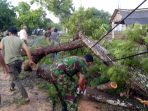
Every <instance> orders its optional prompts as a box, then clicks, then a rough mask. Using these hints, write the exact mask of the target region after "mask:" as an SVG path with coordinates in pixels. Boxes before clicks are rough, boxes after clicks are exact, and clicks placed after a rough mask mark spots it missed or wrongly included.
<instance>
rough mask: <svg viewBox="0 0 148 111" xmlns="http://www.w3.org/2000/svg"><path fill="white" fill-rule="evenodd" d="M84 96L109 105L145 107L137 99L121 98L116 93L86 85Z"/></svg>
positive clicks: (132, 107) (134, 107)
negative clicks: (110, 93)
mask: <svg viewBox="0 0 148 111" xmlns="http://www.w3.org/2000/svg"><path fill="white" fill-rule="evenodd" d="M85 96H86V97H89V98H90V99H94V100H96V101H98V102H103V103H108V104H111V105H116V106H121V107H126V108H131V109H136V110H140V109H143V110H144V109H146V107H144V106H143V105H142V104H141V103H140V102H139V101H137V100H135V99H134V100H133V99H128V98H121V97H119V96H118V95H115V96H113V95H108V94H107V93H105V92H102V91H99V90H97V89H94V88H90V87H87V89H86V95H85Z"/></svg>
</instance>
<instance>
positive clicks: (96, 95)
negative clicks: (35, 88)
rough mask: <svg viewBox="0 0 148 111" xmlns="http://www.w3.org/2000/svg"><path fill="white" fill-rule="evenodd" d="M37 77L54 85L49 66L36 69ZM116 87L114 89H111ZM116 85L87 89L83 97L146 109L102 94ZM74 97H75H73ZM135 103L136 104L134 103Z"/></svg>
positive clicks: (138, 103)
mask: <svg viewBox="0 0 148 111" xmlns="http://www.w3.org/2000/svg"><path fill="white" fill-rule="evenodd" d="M36 70H37V75H38V76H40V77H41V78H43V79H44V80H46V81H48V82H49V83H51V84H53V83H54V82H53V80H52V77H51V75H50V73H51V72H50V69H49V66H47V65H41V66H38V67H37V68H36ZM111 86H114V87H111ZM116 87H117V86H116V84H115V83H111V84H110V83H107V84H103V85H100V86H96V87H95V88H91V87H87V88H86V94H85V95H83V96H86V97H89V98H91V99H94V100H96V101H99V102H103V103H108V104H111V105H116V106H121V107H126V108H130V109H136V110H138V109H143V110H144V109H145V107H144V106H143V105H142V104H141V103H140V102H139V101H137V100H133V99H128V98H121V97H119V96H117V95H116V96H112V95H108V94H107V93H105V92H102V91H103V90H107V89H114V88H116ZM72 96H73V95H72ZM133 101H134V102H133Z"/></svg>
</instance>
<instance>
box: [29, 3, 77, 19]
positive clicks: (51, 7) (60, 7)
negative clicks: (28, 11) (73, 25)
mask: <svg viewBox="0 0 148 111" xmlns="http://www.w3.org/2000/svg"><path fill="white" fill-rule="evenodd" d="M33 3H38V4H40V5H41V6H42V7H45V8H46V9H48V11H50V12H53V13H54V15H56V16H58V17H59V19H60V21H61V22H63V21H64V20H65V19H67V18H69V16H70V15H71V13H72V12H73V11H74V7H73V6H72V5H73V4H72V0H31V4H33Z"/></svg>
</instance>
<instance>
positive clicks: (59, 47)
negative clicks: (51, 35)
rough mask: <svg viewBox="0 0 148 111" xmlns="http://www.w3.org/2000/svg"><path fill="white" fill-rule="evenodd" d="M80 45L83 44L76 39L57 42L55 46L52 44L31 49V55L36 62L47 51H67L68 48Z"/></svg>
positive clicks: (79, 46) (71, 48) (75, 47)
mask: <svg viewBox="0 0 148 111" xmlns="http://www.w3.org/2000/svg"><path fill="white" fill-rule="evenodd" d="M81 47H83V44H82V43H81V41H80V40H76V41H72V42H67V43H63V44H59V45H57V46H52V47H51V46H48V47H42V48H38V49H35V50H34V51H32V52H31V55H32V57H33V61H34V62H35V63H38V62H39V61H40V60H41V59H42V58H43V57H44V56H46V55H47V54H49V53H54V52H60V51H68V50H73V49H77V48H81Z"/></svg>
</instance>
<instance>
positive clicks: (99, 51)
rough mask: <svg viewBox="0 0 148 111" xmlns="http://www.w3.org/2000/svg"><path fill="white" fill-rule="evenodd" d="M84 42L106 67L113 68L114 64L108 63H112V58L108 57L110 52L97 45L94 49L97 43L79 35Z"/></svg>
mask: <svg viewBox="0 0 148 111" xmlns="http://www.w3.org/2000/svg"><path fill="white" fill-rule="evenodd" d="M79 36H80V38H81V40H82V42H83V43H84V44H85V45H86V46H87V47H88V48H90V49H91V50H92V52H93V53H94V54H95V55H96V56H97V57H99V58H100V59H101V60H102V62H103V63H104V64H105V65H108V66H111V65H113V62H108V61H111V58H110V57H109V56H108V51H107V50H106V49H105V48H104V47H102V46H101V45H100V44H96V45H95V46H94V47H92V46H93V45H94V44H95V43H96V42H95V41H94V40H92V39H90V38H87V37H86V36H85V35H83V34H80V35H79Z"/></svg>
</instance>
